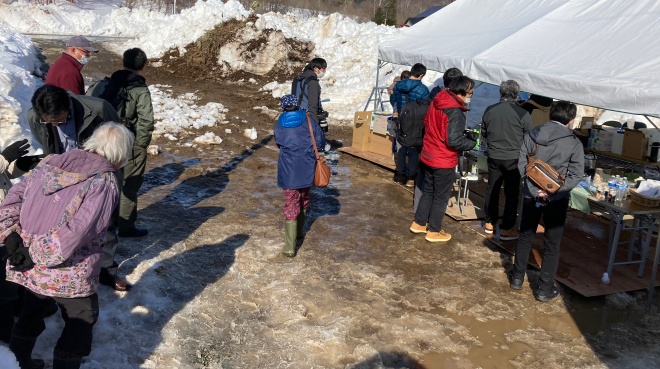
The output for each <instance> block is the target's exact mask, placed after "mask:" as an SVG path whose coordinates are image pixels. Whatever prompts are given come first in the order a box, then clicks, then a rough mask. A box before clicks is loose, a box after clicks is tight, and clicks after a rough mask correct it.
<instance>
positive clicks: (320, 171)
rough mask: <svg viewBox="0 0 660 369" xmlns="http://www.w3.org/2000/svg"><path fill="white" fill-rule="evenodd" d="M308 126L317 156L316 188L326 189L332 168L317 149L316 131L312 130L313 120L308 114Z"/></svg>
mask: <svg viewBox="0 0 660 369" xmlns="http://www.w3.org/2000/svg"><path fill="white" fill-rule="evenodd" d="M307 124H308V125H309V135H310V137H312V146H314V153H315V154H316V169H315V170H314V186H316V187H325V186H327V185H328V183H330V167H329V166H328V165H327V164H326V163H325V158H324V157H323V156H319V150H318V149H317V148H316V140H315V139H314V130H313V129H312V120H311V119H309V114H307Z"/></svg>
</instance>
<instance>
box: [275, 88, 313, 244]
mask: <svg viewBox="0 0 660 369" xmlns="http://www.w3.org/2000/svg"><path fill="white" fill-rule="evenodd" d="M280 106H281V107H282V111H283V112H282V114H281V115H280V117H279V118H278V119H277V124H276V125H275V143H276V144H277V147H279V149H280V155H279V158H278V160H277V187H280V188H282V189H283V190H284V248H283V249H282V253H283V254H284V255H286V256H288V257H294V256H296V239H302V238H303V228H304V226H305V216H306V215H307V209H309V204H310V198H309V190H310V189H311V187H312V185H313V184H314V171H315V170H316V154H315V152H314V147H313V145H312V136H311V133H310V124H309V123H308V119H309V120H310V122H311V129H312V131H313V132H314V139H315V140H316V147H317V150H319V151H321V150H322V149H323V147H324V146H325V137H324V136H323V131H322V130H321V127H320V126H319V125H318V123H317V122H316V121H315V120H314V118H312V117H311V116H310V115H309V114H308V113H306V112H305V110H301V109H300V107H299V106H298V98H297V97H296V96H295V95H284V96H283V97H282V99H281V100H280Z"/></svg>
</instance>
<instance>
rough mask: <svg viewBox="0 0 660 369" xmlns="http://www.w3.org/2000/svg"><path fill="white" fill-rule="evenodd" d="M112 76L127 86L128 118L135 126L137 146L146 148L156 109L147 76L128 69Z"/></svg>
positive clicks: (152, 128)
mask: <svg viewBox="0 0 660 369" xmlns="http://www.w3.org/2000/svg"><path fill="white" fill-rule="evenodd" d="M110 78H111V79H113V80H117V81H119V83H121V84H122V85H125V86H126V91H127V92H128V101H127V102H126V118H127V119H128V120H130V121H131V123H132V125H133V127H135V132H134V133H135V146H136V147H141V148H143V149H146V148H147V146H149V144H150V143H151V134H152V133H153V131H154V109H153V105H152V104H151V93H150V92H149V88H148V87H147V85H146V80H145V78H144V77H143V76H141V75H139V74H137V73H135V72H132V71H130V70H126V69H122V70H118V71H116V72H114V73H113V74H112V76H111V77H110Z"/></svg>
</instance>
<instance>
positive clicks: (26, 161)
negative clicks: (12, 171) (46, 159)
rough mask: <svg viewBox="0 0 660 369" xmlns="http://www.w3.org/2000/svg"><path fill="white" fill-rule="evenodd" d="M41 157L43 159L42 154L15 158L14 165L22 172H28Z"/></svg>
mask: <svg viewBox="0 0 660 369" xmlns="http://www.w3.org/2000/svg"><path fill="white" fill-rule="evenodd" d="M41 159H43V156H41V155H26V156H22V157H20V158H18V159H16V167H18V169H20V170H22V171H23V172H29V171H31V170H32V169H34V167H36V166H37V164H39V162H40V161H41Z"/></svg>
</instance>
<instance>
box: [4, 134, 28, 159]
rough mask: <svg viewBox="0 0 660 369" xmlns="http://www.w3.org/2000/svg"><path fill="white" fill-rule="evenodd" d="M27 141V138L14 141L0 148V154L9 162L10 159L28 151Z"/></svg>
mask: <svg viewBox="0 0 660 369" xmlns="http://www.w3.org/2000/svg"><path fill="white" fill-rule="evenodd" d="M27 142H28V140H27V139H24V140H20V141H16V142H14V143H13V144H11V145H9V146H7V147H6V148H5V149H4V150H2V152H1V153H0V155H2V156H4V157H5V159H6V160H7V161H8V162H10V163H11V162H12V161H14V160H16V159H18V158H20V157H21V156H23V155H25V154H27V153H28V149H29V148H30V144H29V143H27Z"/></svg>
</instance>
